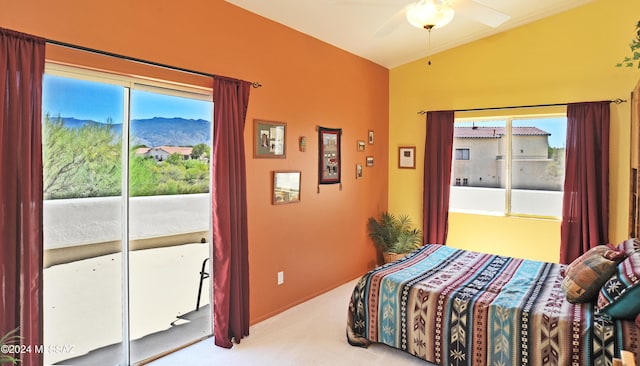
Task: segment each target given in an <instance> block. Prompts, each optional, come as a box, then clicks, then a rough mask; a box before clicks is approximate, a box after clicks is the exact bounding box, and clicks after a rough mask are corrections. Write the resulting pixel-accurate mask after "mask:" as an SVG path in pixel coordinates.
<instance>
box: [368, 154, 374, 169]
mask: <svg viewBox="0 0 640 366" xmlns="http://www.w3.org/2000/svg"><path fill="white" fill-rule="evenodd" d="M367 166H369V167H371V166H373V156H367Z"/></svg>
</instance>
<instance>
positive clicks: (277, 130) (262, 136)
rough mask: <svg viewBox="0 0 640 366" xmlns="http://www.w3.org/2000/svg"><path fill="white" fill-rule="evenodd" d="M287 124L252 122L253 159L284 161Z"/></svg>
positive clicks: (257, 120) (262, 121)
mask: <svg viewBox="0 0 640 366" xmlns="http://www.w3.org/2000/svg"><path fill="white" fill-rule="evenodd" d="M286 141H287V123H286V122H274V121H264V120H259V119H255V120H253V157H254V158H272V159H285V158H286V157H287V149H286V146H287V144H286Z"/></svg>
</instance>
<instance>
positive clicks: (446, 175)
mask: <svg viewBox="0 0 640 366" xmlns="http://www.w3.org/2000/svg"><path fill="white" fill-rule="evenodd" d="M453 122H454V111H437V112H427V137H426V142H425V152H424V195H423V233H424V242H425V243H435V244H446V242H447V229H448V222H449V193H450V191H451V187H450V184H451V155H452V149H453V131H454V124H453Z"/></svg>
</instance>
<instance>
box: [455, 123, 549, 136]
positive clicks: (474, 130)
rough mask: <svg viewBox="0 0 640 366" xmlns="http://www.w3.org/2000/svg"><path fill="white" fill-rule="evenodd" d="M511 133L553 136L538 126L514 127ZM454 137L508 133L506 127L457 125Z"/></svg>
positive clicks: (516, 134) (515, 134)
mask: <svg viewBox="0 0 640 366" xmlns="http://www.w3.org/2000/svg"><path fill="white" fill-rule="evenodd" d="M511 133H512V134H513V135H514V136H551V134H550V133H549V132H547V131H544V130H541V129H539V128H537V127H512V128H511ZM453 134H454V137H458V138H463V139H464V138H467V139H471V138H477V139H486V138H501V137H502V136H504V135H505V134H506V128H505V127H487V126H485V127H456V128H455V130H454V132H453Z"/></svg>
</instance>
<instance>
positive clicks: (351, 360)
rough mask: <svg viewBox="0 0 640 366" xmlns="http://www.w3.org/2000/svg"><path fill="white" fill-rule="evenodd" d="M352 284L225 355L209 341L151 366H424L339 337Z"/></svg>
mask: <svg viewBox="0 0 640 366" xmlns="http://www.w3.org/2000/svg"><path fill="white" fill-rule="evenodd" d="M355 283H356V281H355V280H354V281H351V282H349V283H347V284H345V285H342V286H340V287H338V288H336V289H335V290H333V291H330V292H328V293H326V294H323V295H321V296H318V297H316V298H314V299H312V300H310V301H308V302H305V303H303V304H301V305H298V306H296V307H294V308H292V309H289V310H287V311H285V312H283V313H281V314H278V315H276V316H274V317H272V318H269V319H267V320H265V321H263V322H260V323H258V324H256V325H254V326H253V327H251V329H250V335H249V337H247V338H245V339H243V340H242V342H241V343H240V344H236V345H234V347H233V348H232V349H230V350H227V349H223V348H220V347H216V346H214V344H213V338H209V339H206V340H204V341H201V342H199V343H196V344H195V345H193V346H190V347H188V348H185V349H183V350H180V351H177V352H175V353H172V354H170V355H168V356H165V357H163V358H161V359H158V360H156V361H154V362H153V363H151V364H150V365H152V366H174V365H189V366H198V365H232V366H242V365H274V366H276V365H277V366H287V365H289V366H299V365H331V366H339V365H367V366H375V365H384V366H391V365H398V364H401V365H421V366H425V365H427V366H428V365H430V364H429V363H427V362H426V361H423V360H420V359H418V358H415V357H413V356H411V355H409V354H406V353H403V352H401V351H398V350H395V349H392V348H390V347H387V346H384V345H372V346H370V347H369V348H366V349H365V348H359V347H352V346H351V345H349V343H347V339H346V336H345V329H346V321H347V307H348V304H349V298H350V297H351V291H352V289H353V288H354V286H355Z"/></svg>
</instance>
